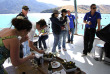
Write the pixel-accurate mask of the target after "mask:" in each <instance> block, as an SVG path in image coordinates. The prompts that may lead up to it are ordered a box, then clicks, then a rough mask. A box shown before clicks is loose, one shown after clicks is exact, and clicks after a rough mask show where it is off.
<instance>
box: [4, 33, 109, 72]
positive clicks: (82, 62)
mask: <svg viewBox="0 0 110 74" xmlns="http://www.w3.org/2000/svg"><path fill="white" fill-rule="evenodd" d="M47 43H48V40H47ZM99 43H101V44H103V41H101V40H98V39H95V41H94V47H93V49H92V51H91V53H90V54H89V55H88V56H85V57H81V55H82V51H83V36H76V35H75V36H74V44H69V43H67V44H66V48H67V51H63V50H61V53H60V54H58V56H59V57H61V58H63V59H67V61H70V60H71V61H73V62H75V63H76V66H78V67H80V68H81V70H83V71H84V72H86V73H87V74H110V65H108V64H105V63H104V62H103V61H101V62H100V61H95V60H94V59H93V55H94V49H97V47H96V44H99ZM49 44H50V48H49V50H48V51H51V49H52V46H53V35H52V34H51V35H50V36H49ZM49 44H48V45H49ZM57 51H58V49H57ZM10 65H11V64H10V63H7V61H6V62H5V63H4V67H5V68H6V67H8V66H10ZM7 69H8V68H6V70H7ZM10 70H11V69H8V70H7V71H8V72H9V74H14V73H12V72H13V71H10Z"/></svg>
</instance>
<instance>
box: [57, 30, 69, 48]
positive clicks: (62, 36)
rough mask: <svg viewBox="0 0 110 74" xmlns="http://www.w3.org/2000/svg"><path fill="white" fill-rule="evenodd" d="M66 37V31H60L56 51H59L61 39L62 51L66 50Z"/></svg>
mask: <svg viewBox="0 0 110 74" xmlns="http://www.w3.org/2000/svg"><path fill="white" fill-rule="evenodd" d="M66 36H67V31H66V30H62V31H61V34H60V39H59V43H58V49H61V41H62V38H63V41H62V47H63V48H64V49H65V48H66V46H65V43H66Z"/></svg>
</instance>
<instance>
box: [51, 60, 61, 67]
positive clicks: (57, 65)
mask: <svg viewBox="0 0 110 74" xmlns="http://www.w3.org/2000/svg"><path fill="white" fill-rule="evenodd" d="M53 62H55V64H56V65H54V64H53ZM53 62H52V63H51V65H52V68H58V67H60V63H59V62H57V61H53Z"/></svg>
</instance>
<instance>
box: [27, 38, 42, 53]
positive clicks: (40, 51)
mask: <svg viewBox="0 0 110 74" xmlns="http://www.w3.org/2000/svg"><path fill="white" fill-rule="evenodd" d="M28 42H29V47H30V48H31V49H32V50H35V51H37V52H39V53H44V51H43V50H38V49H37V48H36V47H35V46H34V45H33V42H32V41H30V40H28Z"/></svg>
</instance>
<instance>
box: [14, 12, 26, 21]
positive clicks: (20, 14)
mask: <svg viewBox="0 0 110 74" xmlns="http://www.w3.org/2000/svg"><path fill="white" fill-rule="evenodd" d="M18 16H22V17H24V19H27V20H28V17H27V16H24V14H23V13H22V12H21V13H19V14H18V15H17V16H16V17H18Z"/></svg>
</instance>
